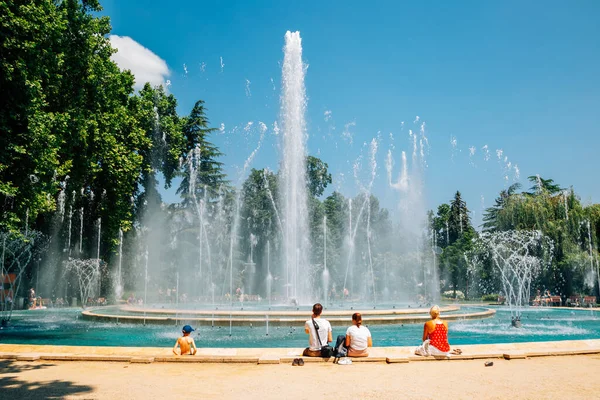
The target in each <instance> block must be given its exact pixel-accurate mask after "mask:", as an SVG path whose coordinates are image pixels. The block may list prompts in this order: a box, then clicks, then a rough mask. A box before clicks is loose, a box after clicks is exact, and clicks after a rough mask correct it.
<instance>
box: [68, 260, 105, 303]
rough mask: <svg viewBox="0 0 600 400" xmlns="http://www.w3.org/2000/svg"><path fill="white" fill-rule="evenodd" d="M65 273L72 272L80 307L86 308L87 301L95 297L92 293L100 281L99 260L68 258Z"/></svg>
mask: <svg viewBox="0 0 600 400" xmlns="http://www.w3.org/2000/svg"><path fill="white" fill-rule="evenodd" d="M66 271H69V272H73V273H75V276H77V280H78V282H79V296H80V299H81V306H82V307H83V308H86V306H87V301H88V299H91V298H94V297H95V296H94V294H95V293H94V292H95V290H96V288H97V286H98V282H99V281H100V260H99V259H97V258H88V259H79V258H70V259H68V260H67V261H66V262H65V272H66ZM98 294H99V293H98Z"/></svg>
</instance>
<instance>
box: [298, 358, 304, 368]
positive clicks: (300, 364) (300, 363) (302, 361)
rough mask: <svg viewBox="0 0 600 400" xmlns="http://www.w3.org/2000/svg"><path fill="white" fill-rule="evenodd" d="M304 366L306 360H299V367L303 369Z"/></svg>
mask: <svg viewBox="0 0 600 400" xmlns="http://www.w3.org/2000/svg"><path fill="white" fill-rule="evenodd" d="M303 365H304V360H303V359H301V358H299V359H298V366H299V367H302V366H303Z"/></svg>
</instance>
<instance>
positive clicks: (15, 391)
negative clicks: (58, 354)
mask: <svg viewBox="0 0 600 400" xmlns="http://www.w3.org/2000/svg"><path fill="white" fill-rule="evenodd" d="M53 366H54V364H38V363H29V362H27V363H22V362H16V361H12V360H2V361H0V375H2V376H1V377H0V398H3V399H20V400H24V399H37V400H39V399H62V398H64V397H67V396H72V395H75V394H82V393H91V392H92V391H93V388H92V387H91V386H87V385H76V384H75V383H74V382H71V381H59V380H54V381H45V382H42V381H35V380H27V381H25V380H20V379H19V374H21V373H23V372H27V371H35V370H39V369H44V368H50V367H53ZM5 375H13V376H5Z"/></svg>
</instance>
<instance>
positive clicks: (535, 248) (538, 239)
mask: <svg viewBox="0 0 600 400" xmlns="http://www.w3.org/2000/svg"><path fill="white" fill-rule="evenodd" d="M552 248H553V244H552V242H551V241H550V240H549V239H548V238H547V237H545V236H544V235H543V234H542V233H541V232H540V231H525V230H522V231H504V232H494V233H483V234H482V235H481V236H480V238H479V239H478V241H477V248H476V250H475V251H474V252H473V254H471V255H470V258H471V268H474V269H476V268H479V267H480V265H481V264H482V263H483V262H484V259H485V258H486V257H489V258H491V260H492V262H493V265H494V267H495V268H496V270H497V271H498V272H499V274H500V277H501V281H502V288H503V295H504V296H505V298H506V304H507V305H508V307H509V309H510V313H511V316H512V319H513V326H515V327H517V326H520V322H518V321H520V318H521V314H522V312H523V309H524V308H525V307H526V306H528V305H529V300H530V298H531V282H532V281H533V280H534V279H535V278H536V277H537V276H538V275H539V274H540V273H541V272H542V270H543V269H544V268H545V267H546V266H547V265H549V261H550V258H551V255H552Z"/></svg>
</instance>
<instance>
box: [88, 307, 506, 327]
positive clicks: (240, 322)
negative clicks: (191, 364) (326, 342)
mask: <svg viewBox="0 0 600 400" xmlns="http://www.w3.org/2000/svg"><path fill="white" fill-rule="evenodd" d="M97 311H99V309H97V308H96V309H93V310H85V311H83V312H82V313H81V315H82V318H83V319H87V320H95V321H102V322H113V323H130V324H144V325H145V324H147V323H149V324H153V325H181V324H182V323H183V322H185V323H192V324H195V325H196V327H201V326H229V325H230V324H231V325H234V326H251V325H252V326H254V325H256V326H259V325H264V324H267V323H268V324H269V325H272V326H296V327H301V326H304V323H305V322H306V319H307V317H306V315H304V316H302V317H300V316H298V317H288V318H277V317H267V318H253V319H250V318H244V317H243V316H231V317H230V316H228V315H223V316H218V317H212V316H205V317H197V316H189V315H174V316H169V317H157V316H143V315H111V314H103V313H99V312H97ZM495 314H496V310H493V309H491V308H487V309H484V310H483V311H478V312H472V313H461V314H450V315H446V316H444V319H445V320H449V321H456V320H467V319H483V318H490V317H492V316H494V315H495ZM263 315H264V314H263ZM430 319H431V317H430V316H429V315H411V316H398V315H387V316H382V315H374V316H369V315H368V314H365V315H363V323H364V324H365V325H369V324H372V325H392V324H417V323H424V322H426V321H428V320H430ZM327 320H328V321H329V322H330V323H331V325H333V326H347V325H349V324H350V321H349V319H348V318H347V317H328V318H327Z"/></svg>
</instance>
